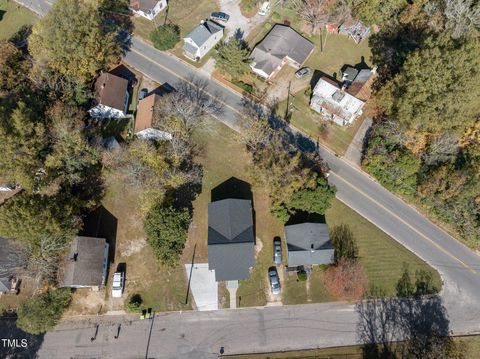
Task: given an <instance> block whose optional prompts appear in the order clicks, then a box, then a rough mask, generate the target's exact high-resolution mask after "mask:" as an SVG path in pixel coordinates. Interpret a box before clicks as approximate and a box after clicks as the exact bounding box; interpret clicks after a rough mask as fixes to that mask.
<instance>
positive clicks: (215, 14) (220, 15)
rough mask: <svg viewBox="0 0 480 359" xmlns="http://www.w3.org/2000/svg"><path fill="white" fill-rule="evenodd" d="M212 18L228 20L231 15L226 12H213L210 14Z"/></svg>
mask: <svg viewBox="0 0 480 359" xmlns="http://www.w3.org/2000/svg"><path fill="white" fill-rule="evenodd" d="M210 18H211V19H212V20H217V21H223V22H227V21H228V20H229V19H230V15H228V14H225V13H224V12H221V11H219V12H212V13H211V14H210Z"/></svg>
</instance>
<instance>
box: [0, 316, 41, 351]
mask: <svg viewBox="0 0 480 359" xmlns="http://www.w3.org/2000/svg"><path fill="white" fill-rule="evenodd" d="M15 321H16V318H15V317H11V316H8V317H7V316H1V315H0V339H2V340H1V341H0V358H12V359H16V358H19V359H20V358H36V357H37V352H38V350H39V349H40V346H41V345H42V342H43V337H44V334H40V335H32V334H28V333H25V332H24V331H23V330H21V329H19V328H17V326H16V325H15ZM3 339H5V340H3Z"/></svg>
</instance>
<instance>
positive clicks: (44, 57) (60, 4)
mask: <svg viewBox="0 0 480 359" xmlns="http://www.w3.org/2000/svg"><path fill="white" fill-rule="evenodd" d="M104 20H105V19H104V17H103V16H102V12H101V11H100V9H99V5H98V1H91V0H78V1H71V0H59V1H57V2H56V3H55V4H54V5H53V7H52V8H51V10H50V11H49V12H48V14H47V16H45V17H44V18H43V19H41V20H40V21H38V22H37V23H36V24H35V25H34V27H33V29H32V34H31V36H30V38H29V49H30V52H31V54H32V55H33V57H34V58H35V59H36V60H37V61H38V62H39V63H40V64H45V65H46V66H47V67H50V68H51V69H53V70H55V71H57V72H59V73H60V74H62V75H64V76H67V77H70V78H73V79H75V80H76V81H77V82H79V83H88V82H89V81H91V80H92V79H93V78H94V76H95V75H96V73H97V72H98V71H99V70H101V69H105V68H107V67H109V66H110V65H111V64H113V63H115V62H116V61H118V59H119V55H120V52H121V45H120V44H119V41H118V29H116V28H113V29H112V28H109V27H108V26H107V25H106V22H105V21H104Z"/></svg>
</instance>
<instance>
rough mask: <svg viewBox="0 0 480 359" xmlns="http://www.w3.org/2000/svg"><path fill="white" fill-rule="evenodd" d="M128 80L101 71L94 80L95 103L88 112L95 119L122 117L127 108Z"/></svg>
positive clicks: (125, 115)
mask: <svg viewBox="0 0 480 359" xmlns="http://www.w3.org/2000/svg"><path fill="white" fill-rule="evenodd" d="M128 100H129V94H128V80H126V79H124V78H122V77H119V76H115V75H113V74H111V73H108V72H104V73H102V74H101V75H100V76H99V77H98V79H97V81H96V82H95V102H96V105H95V106H94V107H93V108H91V109H90V110H89V111H88V112H89V113H90V116H92V118H95V119H104V118H124V117H127V110H128Z"/></svg>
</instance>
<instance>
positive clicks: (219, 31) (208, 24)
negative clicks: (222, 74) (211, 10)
mask: <svg viewBox="0 0 480 359" xmlns="http://www.w3.org/2000/svg"><path fill="white" fill-rule="evenodd" d="M222 37H223V26H221V25H219V24H217V23H216V22H213V21H211V20H206V21H202V22H201V23H200V25H198V26H197V27H196V28H194V29H193V30H192V31H191V32H190V33H189V34H188V35H187V36H186V37H185V38H184V39H183V41H184V44H183V53H184V55H185V56H187V57H189V58H190V59H192V60H194V61H199V60H200V59H201V58H202V57H204V56H205V55H206V54H207V52H209V51H210V50H211V49H212V48H213V47H214V46H215V45H216V44H217V43H218V42H219V41H220V40H221V39H222Z"/></svg>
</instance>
